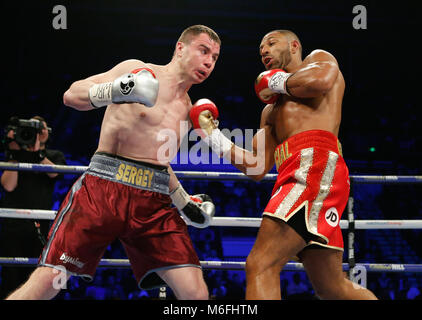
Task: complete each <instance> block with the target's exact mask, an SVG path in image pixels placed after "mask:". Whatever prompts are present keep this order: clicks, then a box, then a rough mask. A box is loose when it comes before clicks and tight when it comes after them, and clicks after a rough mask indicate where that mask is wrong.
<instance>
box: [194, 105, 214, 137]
mask: <svg viewBox="0 0 422 320" xmlns="http://www.w3.org/2000/svg"><path fill="white" fill-rule="evenodd" d="M189 117H190V119H191V120H192V124H193V127H194V129H200V130H198V131H199V134H200V135H201V136H202V137H203V138H205V137H206V136H209V135H210V134H211V132H212V130H213V129H215V128H217V125H216V124H215V120H217V118H218V109H217V106H216V105H215V104H214V102H212V101H211V100H209V99H199V100H198V101H197V102H195V104H194V105H193V106H192V108H191V109H190V111H189Z"/></svg>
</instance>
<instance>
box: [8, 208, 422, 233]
mask: <svg viewBox="0 0 422 320" xmlns="http://www.w3.org/2000/svg"><path fill="white" fill-rule="evenodd" d="M56 213H57V211H55V210H39V209H37V210H35V209H9V208H0V218H17V219H34V220H36V219H40V220H54V218H55V216H56ZM261 220H262V218H242V217H214V218H213V219H212V220H211V224H210V226H216V227H259V226H260V225H261ZM354 224H355V229H365V230H367V229H422V220H354ZM348 227H349V222H348V221H347V220H340V228H341V229H348Z"/></svg>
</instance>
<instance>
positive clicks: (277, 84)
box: [268, 72, 292, 95]
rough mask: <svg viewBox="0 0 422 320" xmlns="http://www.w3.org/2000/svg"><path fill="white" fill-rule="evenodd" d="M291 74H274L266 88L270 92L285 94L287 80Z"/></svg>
mask: <svg viewBox="0 0 422 320" xmlns="http://www.w3.org/2000/svg"><path fill="white" fill-rule="evenodd" d="M291 75H292V74H291V73H287V72H276V73H274V74H273V76H272V77H271V79H270V81H269V82H268V88H270V89H271V90H272V91H274V92H277V93H282V94H287V95H289V93H288V92H287V79H289V77H290V76H291Z"/></svg>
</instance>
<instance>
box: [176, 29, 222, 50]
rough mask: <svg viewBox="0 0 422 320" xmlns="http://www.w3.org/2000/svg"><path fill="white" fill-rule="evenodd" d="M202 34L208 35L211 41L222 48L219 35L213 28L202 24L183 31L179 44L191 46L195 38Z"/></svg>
mask: <svg viewBox="0 0 422 320" xmlns="http://www.w3.org/2000/svg"><path fill="white" fill-rule="evenodd" d="M201 33H206V34H207V35H208V36H209V37H210V39H211V40H213V41H215V42H217V43H218V44H219V45H220V46H221V40H220V37H219V36H218V34H217V33H216V32H215V31H214V30H212V29H211V28H209V27H207V26H204V25H202V24H196V25H193V26H190V27H188V28H186V29H185V30H183V32H182V34H181V35H180V37H179V39H178V40H177V42H183V43H186V44H189V43H190V42H191V41H192V38H193V37H195V36H197V35H200V34H201Z"/></svg>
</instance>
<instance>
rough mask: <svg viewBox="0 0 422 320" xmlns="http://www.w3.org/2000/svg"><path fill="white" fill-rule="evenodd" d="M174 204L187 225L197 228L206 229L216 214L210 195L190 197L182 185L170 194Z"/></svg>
mask: <svg viewBox="0 0 422 320" xmlns="http://www.w3.org/2000/svg"><path fill="white" fill-rule="evenodd" d="M170 198H171V200H172V201H173V204H174V205H175V207H176V208H177V210H178V211H179V213H180V214H181V215H182V217H183V218H184V220H185V222H186V223H187V224H190V225H192V226H194V227H196V228H206V227H208V226H209V224H210V223H211V220H212V218H213V217H214V214H215V205H214V203H213V202H212V199H211V197H210V196H209V195H206V194H196V195H194V196H189V194H187V192H186V191H185V189H183V187H182V185H181V184H179V186H178V187H177V188H176V189H174V190H173V191H172V192H171V193H170Z"/></svg>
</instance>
